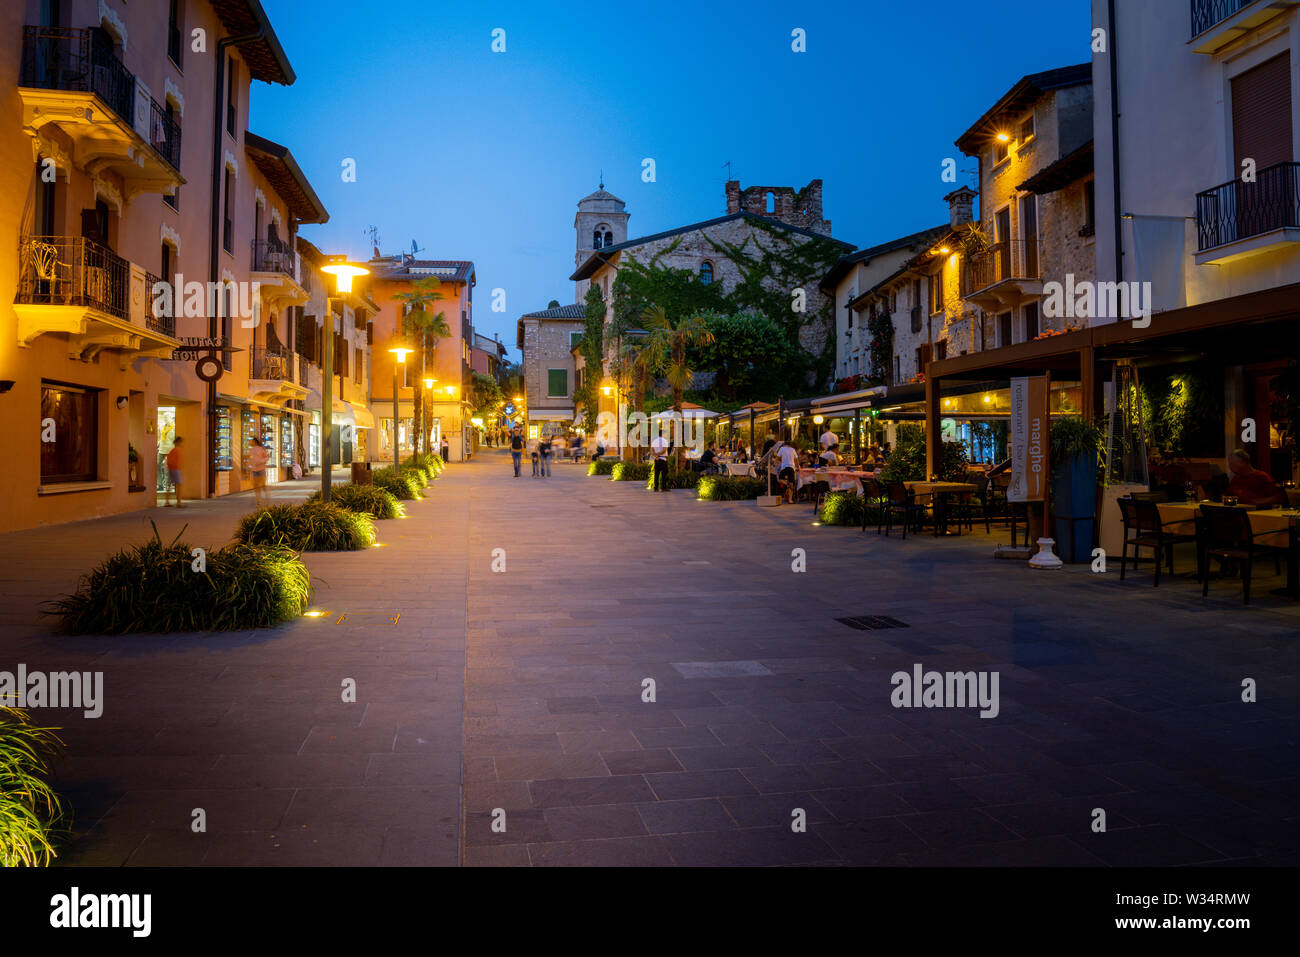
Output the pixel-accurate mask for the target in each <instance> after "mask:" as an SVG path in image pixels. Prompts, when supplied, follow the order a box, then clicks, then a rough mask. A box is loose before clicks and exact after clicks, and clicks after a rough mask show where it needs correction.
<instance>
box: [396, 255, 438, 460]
mask: <svg viewBox="0 0 1300 957" xmlns="http://www.w3.org/2000/svg"><path fill="white" fill-rule="evenodd" d="M440 285H441V280H439V279H438V278H437V277H436V276H427V277H425V278H424V279H417V280H416V281H415V282H414V283H413V284H412V286H411V291H410V292H399V293H398V294H397V295H395V296H393V299H395V300H397V301H399V302H401V303H403V304H404V305H405V307H406V312H405V315H404V316H403V317H402V333H403V334H404V335H413V336H414V337H415V339H416V341H417V342H418V343H419V350H420V379H419V381H417V383H416V386H415V394H416V395H418V396H419V397H420V401H419V402H418V403H415V415H414V418H415V422H414V425H415V434H416V436H417V440H416V443H415V451H417V452H419V451H421V446H423V451H425V452H428V451H429V436H428V427H427V423H426V422H425V417H424V382H423V379H424V372H425V368H426V367H427V360H428V358H429V357H430V356H432V355H433V352H434V350H435V349H437V348H438V340H439V339H446V338H449V337H450V336H451V329H450V328H449V327H448V325H447V314H446V313H444V312H436V313H435V312H433V311H432V310H431V309H430V308H429V307H430V305H431V304H432V303H434V302H436V301H437V300H439V299H441V298H442V293H441V292H440V291H439V286H440Z"/></svg>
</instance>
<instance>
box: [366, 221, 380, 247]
mask: <svg viewBox="0 0 1300 957" xmlns="http://www.w3.org/2000/svg"><path fill="white" fill-rule="evenodd" d="M364 232H365V234H366V235H367V236H369V237H370V245H371V246H373V247H374V248H375V249H378V248H379V227H378V226H367V227H366V228H365V230H364Z"/></svg>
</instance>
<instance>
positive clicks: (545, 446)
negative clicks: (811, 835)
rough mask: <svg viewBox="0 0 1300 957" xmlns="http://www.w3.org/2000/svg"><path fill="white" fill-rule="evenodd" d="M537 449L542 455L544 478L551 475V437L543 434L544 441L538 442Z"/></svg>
mask: <svg viewBox="0 0 1300 957" xmlns="http://www.w3.org/2000/svg"><path fill="white" fill-rule="evenodd" d="M537 451H538V452H539V453H540V454H541V456H542V478H550V476H551V437H550V436H549V435H544V436H542V441H541V442H539V443H538V444H537Z"/></svg>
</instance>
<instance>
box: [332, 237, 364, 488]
mask: <svg viewBox="0 0 1300 957" xmlns="http://www.w3.org/2000/svg"><path fill="white" fill-rule="evenodd" d="M321 272H324V273H328V274H329V275H331V276H333V277H334V284H335V288H336V291H337V292H338V295H337V296H336V297H333V298H337V299H338V300H339V305H340V307H341V306H342V302H343V297H344V296H345V295H347V294H348V293H350V292H351V291H352V280H353V279H354V278H356V277H357V276H368V275H370V270H369V269H367V268H366V267H365V266H358V265H357V264H356V263H350V262H348V260H347V257H346V256H330V257H329V259H328V260H327V261H326V263H325V265H323V266H321ZM330 298H331V297H326V302H325V319H326V321H327V322H328V323H329V326H328V328H326V329H324V330H322V331H323V332H324V335H322V336H321V339H322V340H324V341H323V343H322V346H323V349H322V351H323V353H324V354H323V355H322V356H321V390H320V392H321V395H320V399H321V401H320V404H321V409H320V445H321V449H320V462H321V470H320V500H321V501H322V502H328V501H329V500H330V479H331V478H332V477H333V473H334V456H333V454H332V452H331V450H330V441H331V439H332V438H333V436H332V435H331V433H332V431H333V426H334V310H333V308H332V307H331V306H330Z"/></svg>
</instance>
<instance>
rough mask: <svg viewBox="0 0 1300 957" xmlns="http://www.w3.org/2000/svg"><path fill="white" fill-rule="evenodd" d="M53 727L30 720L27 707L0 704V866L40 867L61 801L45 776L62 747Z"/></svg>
mask: <svg viewBox="0 0 1300 957" xmlns="http://www.w3.org/2000/svg"><path fill="white" fill-rule="evenodd" d="M54 731H55V729H54V728H43V727H38V726H37V725H34V724H32V723H31V719H30V718H28V716H27V712H25V711H22V710H20V709H18V708H12V707H8V706H3V707H0V867H20V866H26V867H44V866H46V865H48V864H49V863H50V860H51V859H52V858H53V857H54V856H55V853H54V847H53V840H52V839H53V837H54V834H55V831H56V828H58V826H59V824H60V823H61V821H62V819H63V817H64V813H65V811H64V807H63V803H62V801H61V800H60V798H59V796H58V795H57V794H55V793H54V791H53V790H52V789H51V788H50V786H49V784H47V783H46V781H45V779H46V777H48V776H49V773H50V765H49V762H50V760H51V759H52V758H54V757H56V756H57V755H58V753H59V752H60V751H61V750H62V742H61V741H60V740H59V739H58V737H57V736H56V735H55V733H54Z"/></svg>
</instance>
